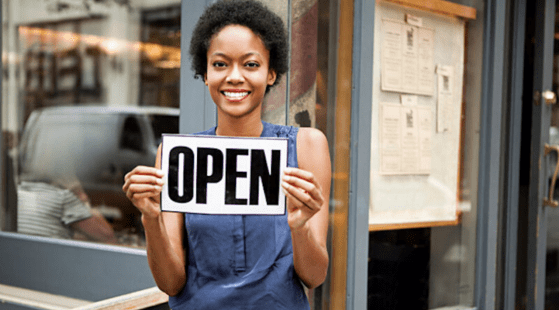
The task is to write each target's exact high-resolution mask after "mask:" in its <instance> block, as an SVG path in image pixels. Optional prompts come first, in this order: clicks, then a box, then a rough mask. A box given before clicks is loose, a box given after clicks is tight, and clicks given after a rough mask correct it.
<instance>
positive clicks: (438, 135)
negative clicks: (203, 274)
mask: <svg viewBox="0 0 559 310" xmlns="http://www.w3.org/2000/svg"><path fill="white" fill-rule="evenodd" d="M212 2H213V1H212V0H196V1H195V0H182V1H181V0H165V1H161V0H157V1H156V0H2V1H1V4H2V5H1V10H2V73H3V74H2V78H1V92H2V93H1V96H2V97H1V98H2V103H1V109H0V122H1V123H0V125H1V128H2V134H3V139H2V141H0V150H1V151H2V156H1V157H0V164H1V165H0V166H1V167H2V169H3V173H2V179H1V188H2V191H1V192H0V201H1V205H0V207H1V208H0V224H1V226H0V227H1V228H2V229H1V231H0V248H1V249H2V250H1V251H0V266H3V267H2V268H0V300H3V301H4V303H0V309H4V308H2V307H4V306H5V307H10V306H12V305H13V309H16V307H28V308H32V305H35V306H36V304H33V303H31V302H29V301H28V300H27V301H26V300H25V298H24V300H21V299H17V298H12V297H10V296H9V294H8V293H6V292H7V290H8V288H9V289H13V288H15V289H16V290H17V289H25V290H31V291H32V292H34V293H37V294H39V295H40V293H48V294H54V295H57V296H59V297H61V298H62V299H64V298H68V300H70V301H71V302H77V303H78V304H79V303H80V302H82V303H83V304H88V303H90V302H97V301H101V300H105V299H108V298H113V297H115V296H120V295H123V294H128V293H132V292H135V291H139V290H142V289H146V288H150V287H152V286H154V285H155V284H154V282H153V280H152V278H151V274H150V271H149V268H148V266H147V261H146V255H145V239H144V236H143V228H142V225H141V221H140V219H139V212H138V211H137V210H136V209H135V208H134V207H133V206H132V205H131V204H130V202H129V201H128V200H127V199H126V197H124V194H123V193H122V191H121V189H120V188H121V186H122V182H123V176H124V175H125V174H126V173H127V172H128V171H130V170H131V169H132V168H133V167H134V166H135V165H138V164H145V165H152V164H153V162H154V159H155V152H156V149H157V145H158V144H159V143H160V139H161V134H162V133H193V132H197V131H201V130H205V129H207V128H209V127H211V126H214V125H215V121H216V109H215V106H214V104H213V102H212V100H211V97H210V96H209V93H208V92H207V90H206V89H205V85H204V83H203V82H202V81H201V80H200V79H196V78H194V76H193V72H192V70H191V68H190V61H189V56H188V46H189V42H190V37H191V32H192V29H193V28H194V24H195V22H196V20H197V18H198V16H199V15H200V14H201V13H202V11H203V10H204V7H205V6H207V5H209V4H211V3H212ZM262 2H263V3H264V4H266V5H267V6H268V7H269V8H270V9H272V10H273V11H274V12H276V13H277V14H278V15H279V16H280V17H282V19H283V20H284V22H285V24H286V26H287V30H288V34H289V43H290V69H289V72H288V73H287V74H286V76H285V77H284V78H283V80H282V81H281V83H280V84H279V85H278V86H277V87H275V88H274V89H273V90H272V91H271V92H270V93H269V94H268V95H267V96H266V98H265V102H264V107H263V119H264V120H265V121H268V122H271V123H277V124H286V125H293V126H301V127H316V128H318V129H320V130H321V131H322V132H324V133H325V135H326V136H327V138H328V141H329V145H330V154H331V158H332V191H331V197H330V209H329V211H330V226H329V238H328V252H329V256H330V267H329V272H328V277H327V280H326V282H325V283H324V284H323V285H322V286H320V287H318V288H316V289H313V290H309V291H308V292H307V293H308V296H309V299H310V301H311V308H312V309H542V310H543V309H559V241H558V240H559V225H557V223H556V222H557V220H558V219H559V209H558V208H557V204H558V203H556V202H555V200H554V199H556V198H555V196H557V195H554V193H555V192H556V191H555V190H554V189H555V184H556V182H555V178H556V177H557V171H556V170H555V167H556V166H557V165H556V162H554V161H556V160H557V158H558V157H559V156H557V155H558V154H557V153H559V147H558V146H556V144H557V143H558V141H559V130H558V129H557V128H558V127H557V126H559V112H558V111H557V108H556V92H557V87H558V86H557V85H559V82H558V81H559V75H558V72H559V58H558V57H557V56H556V55H559V44H557V43H556V42H559V34H558V33H557V30H556V29H559V27H558V26H557V25H559V24H558V23H559V20H556V12H559V10H558V7H557V4H556V3H555V1H554V0H538V1H535V2H529V1H526V0H508V1H496V0H453V1H442V0H429V1H415V0H378V1H371V0H348V1H345V0H281V1H273V0H262ZM25 182H27V183H25ZM29 182H31V183H37V184H39V183H48V185H49V186H51V185H52V186H56V187H58V188H60V189H63V190H67V191H69V192H67V193H73V194H74V195H75V196H76V197H78V198H79V199H80V200H81V201H82V205H83V209H82V210H81V211H80V212H89V213H91V215H90V216H89V217H88V218H90V219H95V222H94V223H92V224H93V225H94V226H95V227H96V229H93V230H91V229H88V228H84V227H85V224H84V223H85V222H82V221H81V219H78V218H76V219H73V220H66V221H65V222H64V221H61V225H64V227H65V229H68V230H69V231H70V234H71V235H72V237H71V238H61V237H60V236H55V235H48V233H45V232H44V231H48V230H45V229H37V234H29V233H26V234H23V233H21V232H18V227H23V226H26V225H25V224H26V223H25V222H24V221H26V214H32V215H37V216H43V214H40V210H42V209H41V208H40V206H41V203H42V201H41V197H44V196H41V194H38V193H34V192H32V191H31V190H29ZM22 183H25V184H26V187H25V190H23V188H22ZM43 185H44V184H43ZM43 185H41V186H43ZM41 188H43V187H41ZM61 208H62V209H61V211H60V214H64V216H66V217H65V218H68V217H69V216H71V215H72V214H73V213H72V212H73V211H72V210H73V209H72V210H70V209H71V208H70V207H66V206H63V207H61ZM67 209H68V210H67ZM29 210H32V211H29ZM84 210H85V211H84ZM26 212H27V213H26ZM56 212H58V211H56ZM56 212H54V211H53V212H51V213H56ZM49 216H54V215H53V214H50V215H49ZM56 216H62V215H58V214H56ZM34 221H35V222H36V221H37V220H34ZM80 223H81V224H80ZM27 224H28V223H27ZM90 224H91V223H90ZM28 226H29V225H27V226H26V227H28ZM39 231H42V232H43V233H41V234H39ZM27 232H28V231H27ZM4 266H5V267H4ZM542 288H544V289H542ZM2 290H4V292H3V291H2ZM64 300H66V299H64ZM70 301H69V302H70ZM160 307H165V305H161V306H160ZM67 308H71V307H69V306H68V307H67ZM6 309H12V308H6ZM17 309H20V308H17ZM25 309H27V308H25Z"/></svg>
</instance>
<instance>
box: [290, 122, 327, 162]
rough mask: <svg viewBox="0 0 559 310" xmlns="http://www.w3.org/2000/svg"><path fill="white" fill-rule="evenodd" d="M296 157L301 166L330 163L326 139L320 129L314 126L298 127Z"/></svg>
mask: <svg viewBox="0 0 559 310" xmlns="http://www.w3.org/2000/svg"><path fill="white" fill-rule="evenodd" d="M297 158H298V162H299V166H300V167H301V168H310V167H312V166H315V165H317V164H318V165H320V166H324V164H325V163H326V162H327V163H328V164H330V153H329V149H328V140H327V139H326V136H325V135H324V133H322V131H320V130H318V129H316V128H309V127H304V128H299V132H298V134H297Z"/></svg>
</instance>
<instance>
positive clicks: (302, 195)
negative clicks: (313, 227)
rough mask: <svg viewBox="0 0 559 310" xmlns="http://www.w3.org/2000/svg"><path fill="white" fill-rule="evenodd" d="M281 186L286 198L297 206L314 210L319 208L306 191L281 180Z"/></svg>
mask: <svg viewBox="0 0 559 310" xmlns="http://www.w3.org/2000/svg"><path fill="white" fill-rule="evenodd" d="M281 186H282V188H283V189H284V193H285V195H286V197H287V198H288V199H290V200H291V202H292V203H293V204H294V205H295V206H296V207H298V208H303V207H306V208H309V209H311V210H313V211H314V212H316V211H318V210H320V204H318V203H317V202H316V201H315V200H314V199H313V198H312V197H311V195H310V194H309V193H308V192H304V191H303V190H301V189H299V188H297V187H294V186H292V185H290V184H289V183H286V182H282V183H281Z"/></svg>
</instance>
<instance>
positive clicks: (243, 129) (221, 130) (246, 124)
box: [215, 113, 264, 137]
mask: <svg viewBox="0 0 559 310" xmlns="http://www.w3.org/2000/svg"><path fill="white" fill-rule="evenodd" d="M263 129H264V126H263V125H262V121H261V119H260V115H259V114H257V113H254V115H247V116H246V117H243V118H231V117H220V115H219V113H218V117H217V128H216V132H215V134H216V135H217V136H230V137H260V135H261V134H262V130H263Z"/></svg>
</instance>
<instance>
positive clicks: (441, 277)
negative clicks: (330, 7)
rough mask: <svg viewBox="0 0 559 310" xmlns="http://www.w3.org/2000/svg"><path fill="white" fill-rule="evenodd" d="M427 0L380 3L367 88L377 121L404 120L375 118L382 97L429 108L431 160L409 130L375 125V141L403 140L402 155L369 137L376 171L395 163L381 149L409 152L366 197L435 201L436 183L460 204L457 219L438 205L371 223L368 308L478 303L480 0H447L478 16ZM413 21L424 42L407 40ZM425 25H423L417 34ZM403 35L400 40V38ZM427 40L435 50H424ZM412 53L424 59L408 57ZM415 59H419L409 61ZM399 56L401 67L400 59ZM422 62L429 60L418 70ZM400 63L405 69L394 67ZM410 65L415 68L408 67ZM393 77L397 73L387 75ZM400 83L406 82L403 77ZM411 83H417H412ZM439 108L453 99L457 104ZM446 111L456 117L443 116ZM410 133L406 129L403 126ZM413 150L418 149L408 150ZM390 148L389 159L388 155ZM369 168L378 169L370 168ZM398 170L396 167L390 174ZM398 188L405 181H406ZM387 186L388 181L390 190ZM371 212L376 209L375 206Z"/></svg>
mask: <svg viewBox="0 0 559 310" xmlns="http://www.w3.org/2000/svg"><path fill="white" fill-rule="evenodd" d="M390 2H396V1H390ZM430 2H431V1H425V7H424V8H423V9H417V8H410V7H406V6H404V5H396V4H393V3H386V2H384V3H380V2H377V4H376V9H375V27H376V28H377V29H375V51H378V53H376V52H375V55H383V56H382V57H384V58H378V59H376V60H375V62H374V64H375V67H376V68H375V69H374V71H373V98H377V99H373V124H374V122H380V121H384V120H386V124H389V123H388V121H389V120H393V119H396V120H398V119H399V118H400V117H401V120H402V124H403V123H404V121H403V119H404V117H403V114H399V115H400V116H394V114H392V115H391V116H390V117H392V118H391V119H388V116H385V117H386V118H383V119H382V120H380V121H379V119H380V118H376V117H378V116H379V115H380V112H376V111H379V110H381V108H384V107H391V109H400V110H396V111H402V109H404V108H409V107H412V106H413V109H418V110H420V109H426V111H429V112H428V113H429V115H430V117H429V118H430V119H431V120H430V126H429V127H428V128H429V132H430V133H429V141H430V142H429V147H428V148H427V149H421V151H422V152H424V151H425V150H427V151H428V153H429V154H428V155H427V156H428V160H429V161H431V163H430V168H429V169H428V172H425V171H423V172H422V171H419V172H420V173H417V172H418V170H419V169H416V168H414V166H413V165H414V162H413V161H414V160H416V159H420V158H421V156H425V155H419V154H424V153H419V148H418V149H417V150H414V148H415V146H414V144H411V143H413V140H407V141H408V142H404V141H405V140H404V138H405V137H404V136H403V135H401V136H398V135H399V133H398V130H400V129H396V130H393V128H392V129H391V128H390V127H389V126H385V125H383V127H381V126H378V125H373V132H372V135H373V141H378V140H380V139H387V140H386V141H388V142H386V144H389V143H390V142H393V141H395V140H390V139H400V138H401V139H402V140H401V141H402V145H403V146H402V149H401V150H400V151H401V152H402V153H401V155H400V153H390V154H389V153H383V154H381V152H380V151H379V149H380V148H381V147H383V148H385V149H383V150H384V151H386V150H389V149H388V148H386V147H385V144H383V145H382V146H381V145H380V144H377V145H378V149H377V146H375V145H373V148H372V154H371V155H372V156H371V157H372V160H371V167H372V169H376V168H375V167H377V168H378V169H377V171H380V170H381V169H386V170H385V171H388V170H390V169H393V170H394V171H395V170H397V169H396V168H395V167H399V166H390V167H381V166H380V164H379V163H378V162H379V161H380V160H381V156H387V157H389V156H392V157H394V158H396V159H398V158H399V157H398V156H402V158H403V157H406V156H407V157H406V160H408V161H407V162H404V161H403V160H402V161H399V159H398V161H397V162H391V164H396V165H400V164H401V165H402V167H404V165H408V166H407V167H406V169H407V170H405V171H403V172H402V171H401V170H398V171H397V172H394V171H392V170H390V171H392V172H393V173H392V175H391V174H389V173H385V174H380V173H378V174H375V177H374V178H372V180H371V183H372V187H373V189H374V187H375V186H376V188H377V191H376V192H375V191H374V190H371V197H372V198H371V201H372V204H373V205H372V208H373V209H374V208H375V207H377V208H378V203H377V205H375V201H377V200H375V195H377V197H379V196H382V197H386V195H396V194H397V193H398V192H399V193H402V194H403V196H405V197H412V196H413V195H415V196H414V198H412V199H411V200H410V203H409V206H408V207H411V208H410V209H406V210H403V211H401V212H415V210H416V209H419V207H420V206H423V208H424V209H428V208H431V207H433V206H435V205H437V204H438V203H439V202H437V201H435V200H436V198H433V197H436V193H437V192H438V191H444V192H445V193H447V195H449V196H447V197H449V200H448V201H450V202H451V204H447V205H448V206H450V207H451V209H450V210H451V212H454V208H456V215H457V220H456V221H452V220H449V221H447V222H445V221H441V220H437V218H438V215H437V216H435V217H432V218H434V220H430V221H426V220H425V218H426V216H428V217H431V216H433V214H425V213H423V214H419V213H414V214H416V216H417V218H414V220H416V219H417V221H413V220H412V221H409V222H406V223H398V225H385V226H384V227H382V226H379V225H376V226H375V225H371V227H370V229H371V231H370V233H369V265H368V266H369V272H368V275H369V278H368V279H369V280H368V288H367V290H368V308H369V309H442V308H444V309H446V307H449V308H453V309H454V308H455V307H456V308H457V309H461V307H464V308H469V307H473V306H474V288H475V262H476V226H477V221H476V219H477V192H478V189H477V186H478V184H477V180H478V169H479V144H480V140H479V130H480V123H479V119H480V112H481V109H480V108H481V88H482V87H481V81H482V59H483V57H482V56H483V16H484V14H485V13H484V2H483V1H450V2H454V3H456V4H460V5H463V6H464V8H463V9H461V10H459V11H460V13H459V14H466V13H465V12H471V10H472V9H474V10H475V17H474V18H471V16H470V17H466V16H465V15H463V16H453V17H449V16H448V14H447V15H444V14H437V13H433V12H431V11H430V9H429V8H428V5H429V3H430ZM408 14H409V15H408ZM400 25H401V27H400ZM378 27H380V28H381V29H378ZM382 27H386V28H384V29H383V28H382ZM387 29H389V30H387ZM417 29H419V31H420V32H415V33H418V36H420V37H421V38H422V39H421V40H422V42H420V43H417V45H415V43H413V42H412V41H413V40H414V31H415V30H417ZM430 30H433V31H434V32H433V36H432V37H430V36H429V35H426V34H425V33H428V32H429V31H430ZM422 31H426V32H425V33H424V34H422V33H423V32H422ZM455 31H456V32H455ZM456 33H458V35H456ZM422 36H424V37H422ZM384 39H385V41H383V40H384ZM399 39H401V40H402V41H400V40H399ZM429 42H431V43H433V47H432V48H429V44H430V43H429ZM400 43H401V44H402V46H405V47H401V48H400V47H398V46H399V45H398V44H400ZM429 50H430V51H431V52H430V53H426V51H429ZM397 52H401V54H397ZM384 53H386V54H384ZM387 54H390V55H388V56H387ZM416 56H417V57H418V59H421V60H419V61H418V62H414V59H415V58H414V57H416ZM398 57H401V58H400V60H401V62H400V63H394V62H391V61H393V60H396V59H398ZM455 57H456V58H455ZM451 58H452V59H451ZM414 63H415V64H419V66H417V67H413V66H414ZM400 64H401V65H402V67H398V66H399V65H400ZM423 66H425V67H427V68H429V66H432V67H431V69H428V70H427V71H424V67H423ZM400 69H401V70H402V71H401V73H402V74H401V75H398V70H400ZM446 69H450V71H448V72H449V73H448V72H447V73H444V71H442V70H446ZM414 70H415V71H414ZM422 70H423V71H422ZM411 72H415V73H414V74H409V73H411ZM421 72H428V75H422V73H421ZM390 77H394V79H392V80H390ZM418 77H419V78H418ZM448 77H450V79H448ZM439 80H440V82H441V83H439ZM404 81H405V82H404ZM449 81H452V82H453V83H454V88H453V90H451V91H452V96H453V97H452V98H453V99H452V106H446V107H445V104H448V103H450V102H451V101H446V102H445V101H444V100H445V97H444V96H446V95H445V94H444V92H445V91H446V85H449V84H450V83H449V84H445V82H449ZM452 82H451V83H452ZM405 83H407V84H406V85H404V84H405ZM414 83H417V84H414ZM413 85H419V87H418V88H415V89H414V88H413ZM427 85H429V88H430V89H431V90H432V91H429V92H426V93H421V92H422V90H421V87H425V86H427ZM406 96H409V97H411V100H412V101H414V102H413V103H411V104H410V103H409V102H405V99H410V98H405V97H406ZM403 97H404V98H403ZM447 98H448V97H447ZM449 100H450V99H449ZM375 105H376V106H375ZM400 107H404V108H400ZM442 109H452V110H453V112H452V111H450V110H446V111H443V110H442ZM392 111H394V110H392ZM383 113H384V112H383ZM398 113H399V112H398ZM384 115H386V114H384ZM409 116H411V114H408V115H407V117H408V118H406V120H407V124H408V126H409V121H410V118H409ZM447 119H452V120H453V121H452V123H451V124H449V123H447V124H446V125H445V123H444V122H445V121H447ZM402 128H403V127H402ZM381 130H382V132H381ZM403 130H404V129H402V132H403ZM387 133H390V134H391V133H394V134H395V135H396V136H388V134H387ZM406 135H408V138H409V137H410V136H409V131H408V132H407V133H406ZM395 137H396V138H395ZM449 140H452V141H455V143H454V144H453V151H452V155H450V153H449V151H450V149H449V148H444V147H442V146H444V145H445V143H447V142H448V141H449ZM381 141H382V140H381ZM417 141H419V140H417ZM382 143H384V142H382ZM398 143H399V142H398ZM420 143H422V142H420ZM418 145H419V144H418ZM398 147H399V146H398ZM384 151H383V152H384ZM400 151H397V152H400ZM416 151H418V152H417V153H414V152H416ZM406 152H408V153H406ZM414 154H415V155H414ZM443 154H444V155H443ZM440 155H443V156H445V157H443V160H437V161H436V160H435V159H436V158H441V157H440ZM450 156H452V159H453V160H454V159H456V161H457V164H452V166H451V168H447V167H448V166H445V165H446V163H447V159H448V158H450ZM392 157H390V158H389V159H392V160H394V158H392ZM385 159H386V158H385ZM389 159H386V162H388V160H389ZM375 162H376V163H375ZM410 164H411V165H412V166H410ZM442 167H445V168H442ZM398 169H399V168H398ZM440 169H442V171H441V170H440ZM402 170H404V169H403V168H402ZM373 173H376V171H375V170H373ZM373 173H372V174H373ZM397 173H399V174H398V175H396V174H397ZM448 176H453V178H452V180H451V181H452V182H447V181H446V180H447V179H445V178H448ZM379 184H380V185H379ZM425 184H427V185H425ZM435 184H436V185H435ZM449 184H450V185H449ZM410 185H411V187H410ZM379 186H380V187H379ZM378 188H382V189H381V190H378ZM403 188H407V189H408V191H406V190H402V189H403ZM417 188H423V189H425V188H427V189H430V193H429V197H430V198H429V199H430V200H429V199H428V200H422V198H421V197H422V196H421V195H417V194H414V193H416V192H415V190H416V189H417ZM390 190H394V191H392V192H391V193H387V192H388V191H390ZM388 197H389V199H386V200H385V203H386V204H387V205H390V203H391V202H390V200H391V199H394V198H390V197H393V196H388ZM398 208H401V207H400V206H394V208H393V209H391V210H390V211H389V212H394V211H395V210H396V209H398ZM377 214H379V216H380V215H382V214H381V213H380V212H379V213H377ZM406 214H407V213H406ZM406 214H404V213H397V212H394V213H393V216H402V217H405V216H406ZM410 222H411V223H410ZM387 226H388V228H387Z"/></svg>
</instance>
